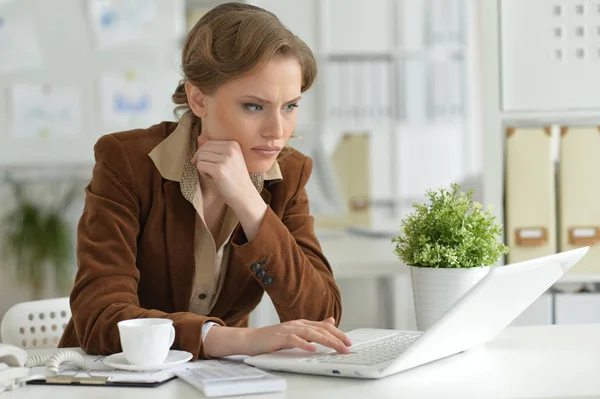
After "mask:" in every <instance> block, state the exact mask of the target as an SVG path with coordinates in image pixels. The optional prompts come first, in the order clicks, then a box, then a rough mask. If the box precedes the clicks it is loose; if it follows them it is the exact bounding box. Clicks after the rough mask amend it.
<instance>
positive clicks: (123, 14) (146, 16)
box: [88, 0, 158, 49]
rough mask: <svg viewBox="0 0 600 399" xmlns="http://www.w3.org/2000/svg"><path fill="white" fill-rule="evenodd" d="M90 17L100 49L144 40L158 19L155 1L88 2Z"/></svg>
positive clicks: (95, 39) (105, 0)
mask: <svg viewBox="0 0 600 399" xmlns="http://www.w3.org/2000/svg"><path fill="white" fill-rule="evenodd" d="M88 17H89V20H90V28H91V29H92V35H93V37H94V42H95V44H96V46H97V47H98V48H100V49H104V48H109V47H115V46H119V45H123V44H129V43H131V42H135V41H136V40H139V39H143V38H144V37H145V36H146V35H147V34H148V32H149V31H150V30H151V29H152V26H153V25H155V24H156V22H157V19H158V12H157V4H156V0H89V1H88Z"/></svg>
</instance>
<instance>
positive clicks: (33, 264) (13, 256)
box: [0, 180, 76, 299]
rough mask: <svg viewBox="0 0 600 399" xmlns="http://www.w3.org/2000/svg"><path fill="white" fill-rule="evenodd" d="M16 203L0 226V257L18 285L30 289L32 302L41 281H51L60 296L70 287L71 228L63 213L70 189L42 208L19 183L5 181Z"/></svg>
mask: <svg viewBox="0 0 600 399" xmlns="http://www.w3.org/2000/svg"><path fill="white" fill-rule="evenodd" d="M8 183H10V185H11V186H12V188H13V189H14V194H15V198H16V200H17V203H16V206H15V207H14V209H12V210H11V211H9V212H8V213H7V214H6V215H5V216H4V218H3V219H2V224H0V229H1V233H2V235H3V237H2V244H3V245H2V255H3V256H4V258H5V260H6V264H12V265H13V266H14V268H15V271H16V276H17V279H18V282H20V283H26V284H28V285H30V286H31V288H32V291H33V297H34V299H41V297H42V292H43V288H44V284H45V281H46V280H47V279H48V278H49V277H54V282H55V286H56V288H58V290H59V291H60V292H61V293H62V292H63V291H65V290H66V289H67V288H68V286H69V285H70V282H71V281H70V271H71V269H72V267H71V266H70V265H71V262H72V253H73V245H72V241H73V240H72V227H71V226H70V224H69V222H68V221H67V220H66V218H65V212H66V211H67V209H68V207H69V206H70V205H71V203H72V202H73V200H74V198H75V197H76V187H75V186H73V187H72V188H71V189H70V190H69V191H68V192H67V194H66V195H65V196H64V197H63V198H62V199H61V200H60V201H59V202H58V203H57V204H54V205H42V204H39V203H36V202H34V201H33V200H31V199H29V198H28V196H27V195H25V192H24V191H25V190H24V189H23V185H22V183H19V182H15V181H12V180H8Z"/></svg>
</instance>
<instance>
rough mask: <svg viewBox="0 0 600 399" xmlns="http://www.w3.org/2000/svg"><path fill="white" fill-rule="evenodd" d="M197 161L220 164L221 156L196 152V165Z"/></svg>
mask: <svg viewBox="0 0 600 399" xmlns="http://www.w3.org/2000/svg"><path fill="white" fill-rule="evenodd" d="M199 161H202V162H210V163H221V162H222V161H223V156H222V155H219V154H215V153H214V152H206V151H198V152H197V153H196V163H197V162H199Z"/></svg>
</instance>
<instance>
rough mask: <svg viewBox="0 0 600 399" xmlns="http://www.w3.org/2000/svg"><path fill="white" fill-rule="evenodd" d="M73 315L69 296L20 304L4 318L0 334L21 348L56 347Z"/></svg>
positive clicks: (11, 343)
mask: <svg viewBox="0 0 600 399" xmlns="http://www.w3.org/2000/svg"><path fill="white" fill-rule="evenodd" d="M70 318H71V308H70V306H69V298H68V297H63V298H55V299H43V300H40V301H31V302H22V303H18V304H16V305H14V306H13V307H11V308H10V309H8V311H7V312H6V314H5V315H4V317H3V318H2V324H0V336H1V337H2V342H3V343H5V344H9V345H14V346H18V347H21V348H29V349H32V348H56V347H57V346H58V341H59V340H60V337H61V336H62V333H63V331H64V329H65V327H66V326H67V323H68V322H69V319H70Z"/></svg>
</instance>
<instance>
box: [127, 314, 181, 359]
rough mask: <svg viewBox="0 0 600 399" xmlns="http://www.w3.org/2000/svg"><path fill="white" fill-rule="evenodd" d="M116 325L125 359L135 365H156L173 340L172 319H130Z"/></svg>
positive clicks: (167, 353)
mask: <svg viewBox="0 0 600 399" xmlns="http://www.w3.org/2000/svg"><path fill="white" fill-rule="evenodd" d="M117 326H118V328H119V335H120V337H121V347H122V348H123V354H124V355H125V359H127V361H128V362H129V363H130V364H133V365H136V366H158V365H159V364H161V363H162V362H164V361H165V359H166V358H167V356H168V355H169V349H170V348H171V345H173V341H175V328H174V327H173V320H169V319H131V320H123V321H120V322H118V323H117Z"/></svg>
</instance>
